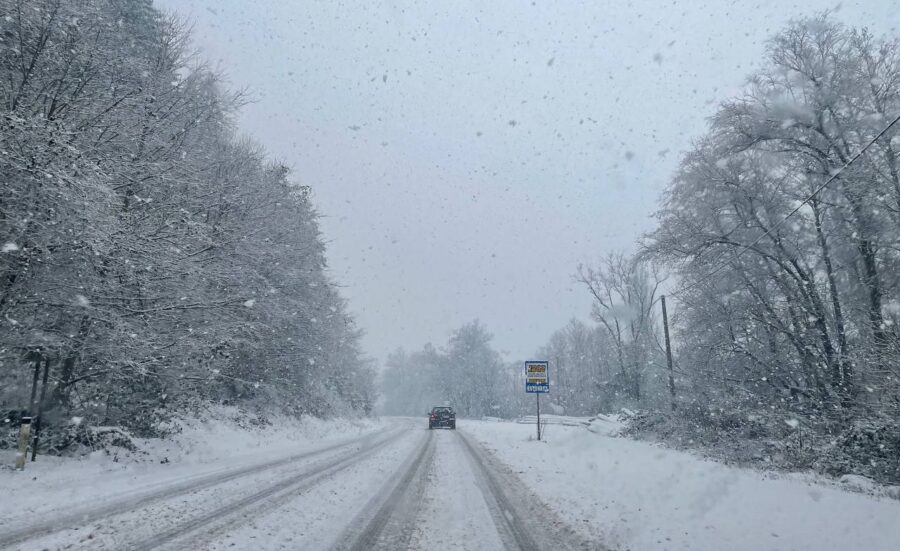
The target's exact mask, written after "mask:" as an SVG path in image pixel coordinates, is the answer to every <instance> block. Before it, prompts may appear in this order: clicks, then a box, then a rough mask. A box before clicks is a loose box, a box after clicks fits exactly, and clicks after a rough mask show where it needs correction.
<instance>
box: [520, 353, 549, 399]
mask: <svg viewBox="0 0 900 551" xmlns="http://www.w3.org/2000/svg"><path fill="white" fill-rule="evenodd" d="M525 392H527V393H529V394H544V393H546V392H550V362H547V361H545V360H530V361H527V362H525Z"/></svg>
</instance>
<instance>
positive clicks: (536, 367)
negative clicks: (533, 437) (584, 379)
mask: <svg viewBox="0 0 900 551" xmlns="http://www.w3.org/2000/svg"><path fill="white" fill-rule="evenodd" d="M525 392H526V393H530V394H534V395H535V399H536V400H537V402H536V403H537V439H538V440H540V439H541V394H544V393H546V392H550V362H548V361H546V360H530V361H527V362H525Z"/></svg>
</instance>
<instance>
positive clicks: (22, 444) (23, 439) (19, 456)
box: [16, 417, 31, 471]
mask: <svg viewBox="0 0 900 551" xmlns="http://www.w3.org/2000/svg"><path fill="white" fill-rule="evenodd" d="M30 440H31V417H22V425H21V426H20V427H19V449H18V450H17V452H16V470H17V471H24V470H25V458H26V457H27V456H28V442H29V441H30Z"/></svg>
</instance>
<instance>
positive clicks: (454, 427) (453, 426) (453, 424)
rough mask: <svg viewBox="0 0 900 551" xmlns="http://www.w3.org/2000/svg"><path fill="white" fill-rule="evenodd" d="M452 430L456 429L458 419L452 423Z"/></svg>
mask: <svg viewBox="0 0 900 551" xmlns="http://www.w3.org/2000/svg"><path fill="white" fill-rule="evenodd" d="M450 430H456V421H453V422H452V423H450Z"/></svg>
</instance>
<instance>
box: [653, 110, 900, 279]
mask: <svg viewBox="0 0 900 551" xmlns="http://www.w3.org/2000/svg"><path fill="white" fill-rule="evenodd" d="M898 121H900V115H897V117H895V118H894V120H893V121H891V123H890V124H888V125H887V126H885V127H884V128H883V129H882V130H881V132H879V133H878V134H876V135H875V137H874V138H872V139H871V140H870V141H869V143H867V144H866V145H865V146H864V147H863V148H862V149H860V150H859V151H857V152H856V154H855V155H853V157H851V158H850V160H848V161H847V162H846V163H844V166H842V167H841V168H839V169H838V170H836V171H835V172H833V173H832V174H831V176H830V177H829V178H828V179H827V180H825V182H823V183H822V184H821V185H820V186H819V187H817V188H816V189H815V190H813V192H812V193H810V194H809V196H808V197H806V199H804V200H803V201H801V202H800V204H799V205H797V206H796V208H794V210H792V211H791V212H789V213H788V214H787V216H785V217H784V218H782V219H781V220H780V221H779V222H778V223H777V224H775V225H774V226H772V227H771V228H769V229H767V230H765V231H763V233H761V234H760V235H759V237H757V238H756V239H754V240H753V242H752V243H750V244H749V245H745V246H744V247H741V249H740V250H739V251H738V252H737V253H736V254H735V255H734V256H733V257H732V258H731V259H730V260H728V261H726V262H722V263H721V264H719V265H718V266H716V267H715V268H714V269H713V270H712V271H710V272H709V273H707V274H706V275H705V276H703V277H701V278H700V279H698V280H695V281H694V282H693V283H691V284H689V285H685V286H684V287H682V288H681V289H678V290H676V291H673V292H671V293H669V295H670V296H678V295H681V294H683V293H685V292H687V291H689V290H691V289H693V288H694V287H696V286H698V285H700V284H701V283H703V282H705V281H707V280H708V279H709V278H711V277H713V276H714V275H716V274H717V273H719V272H721V271H722V270H723V269H725V267H727V266H728V265H729V264H730V263H732V262H734V261H735V260H737V259H738V258H740V257H741V255H743V254H744V253H745V252H747V251H748V250H749V249H751V248H753V247H755V246H756V245H757V244H758V243H759V242H760V241H762V239H763V238H764V237H765V236H767V235H770V233H771V232H772V231H774V230H777V229H778V228H780V227H781V226H783V225H784V223H785V222H787V221H788V220H789V219H790V218H791V217H792V216H794V215H795V214H797V213H798V212H799V211H800V209H801V208H803V206H804V205H806V204H807V203H809V202H810V201H811V200H812V199H813V198H814V197H815V196H816V195H818V194H819V192H821V191H822V190H823V189H825V188H826V187H828V185H829V184H830V183H831V182H833V181H834V180H835V179H836V178H837V177H838V176H840V175H841V173H842V172H844V170H846V169H847V168H848V167H849V166H850V165H852V164H853V163H854V161H856V160H857V159H859V158H860V157H861V156H862V154H863V153H865V152H866V150H867V149H869V148H870V147H872V145H873V144H874V143H875V142H877V141H878V140H879V139H880V138H881V137H882V136H884V135H885V134H886V133H887V132H888V130H890V129H891V128H892V127H893V126H894V125H895V124H897V122H898Z"/></svg>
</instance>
